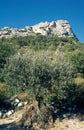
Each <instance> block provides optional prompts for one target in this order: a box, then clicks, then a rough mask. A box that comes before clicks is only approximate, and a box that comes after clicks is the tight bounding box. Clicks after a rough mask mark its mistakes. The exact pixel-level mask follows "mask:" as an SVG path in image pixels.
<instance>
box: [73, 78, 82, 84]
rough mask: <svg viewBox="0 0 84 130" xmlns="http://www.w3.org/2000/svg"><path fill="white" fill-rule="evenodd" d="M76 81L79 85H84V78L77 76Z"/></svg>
mask: <svg viewBox="0 0 84 130" xmlns="http://www.w3.org/2000/svg"><path fill="white" fill-rule="evenodd" d="M74 81H75V84H76V85H77V86H81V85H82V86H84V78H81V77H78V78H75V79H74Z"/></svg>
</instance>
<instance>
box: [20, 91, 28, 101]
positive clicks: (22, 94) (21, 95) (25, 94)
mask: <svg viewBox="0 0 84 130" xmlns="http://www.w3.org/2000/svg"><path fill="white" fill-rule="evenodd" d="M27 97H28V93H27V92H22V93H19V94H18V98H19V99H20V100H26V99H27Z"/></svg>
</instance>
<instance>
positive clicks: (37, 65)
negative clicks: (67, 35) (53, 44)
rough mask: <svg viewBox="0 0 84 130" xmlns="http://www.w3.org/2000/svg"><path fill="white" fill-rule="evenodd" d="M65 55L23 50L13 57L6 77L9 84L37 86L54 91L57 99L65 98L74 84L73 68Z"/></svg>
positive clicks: (59, 52) (19, 86) (55, 52)
mask: <svg viewBox="0 0 84 130" xmlns="http://www.w3.org/2000/svg"><path fill="white" fill-rule="evenodd" d="M64 56H65V54H64V53H63V52H62V51H61V50H60V48H58V49H57V50H56V51H51V50H47V51H44V50H40V51H36V52H35V51H34V50H31V49H27V48H26V49H21V50H20V51H18V53H16V54H15V55H14V56H11V57H10V59H9V61H8V65H7V68H6V70H7V72H6V77H7V81H8V82H9V84H12V85H13V86H17V87H18V88H23V87H33V88H34V89H36V88H37V86H40V87H43V88H47V89H48V90H50V91H54V92H55V93H56V94H57V97H58V98H59V99H60V98H65V97H66V91H68V90H69V87H70V84H71V83H72V74H73V67H72V65H70V63H67V62H66V60H65V58H64Z"/></svg>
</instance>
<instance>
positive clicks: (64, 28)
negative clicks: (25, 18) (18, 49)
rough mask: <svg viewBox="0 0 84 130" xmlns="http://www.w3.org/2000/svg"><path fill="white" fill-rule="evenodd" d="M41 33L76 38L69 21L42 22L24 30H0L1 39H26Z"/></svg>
mask: <svg viewBox="0 0 84 130" xmlns="http://www.w3.org/2000/svg"><path fill="white" fill-rule="evenodd" d="M37 33H40V34H42V35H45V36H58V37H66V36H67V37H75V35H74V33H73V31H72V28H71V26H70V24H69V22H68V21H67V20H57V21H52V22H47V21H46V22H41V23H38V24H36V25H34V26H26V27H24V28H21V29H20V28H11V27H4V28H1V29H0V38H2V37H6V38H11V37H15V36H17V37H19V36H21V37H25V36H29V35H35V34H37Z"/></svg>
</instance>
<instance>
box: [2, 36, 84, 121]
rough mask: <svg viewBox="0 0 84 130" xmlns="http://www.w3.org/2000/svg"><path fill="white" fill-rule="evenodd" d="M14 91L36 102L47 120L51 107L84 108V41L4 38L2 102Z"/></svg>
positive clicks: (30, 101) (29, 37)
mask: <svg viewBox="0 0 84 130" xmlns="http://www.w3.org/2000/svg"><path fill="white" fill-rule="evenodd" d="M15 94H17V95H19V96H20V98H22V100H28V102H29V103H32V102H33V101H37V102H38V107H39V109H40V110H42V111H41V114H40V117H39V120H41V119H42V120H43V121H44V122H46V121H47V119H44V118H45V117H46V116H45V115H47V107H49V106H54V107H55V108H60V107H61V106H68V107H72V106H73V105H74V104H75V105H76V106H77V108H78V109H79V110H80V109H83V108H84V105H83V101H84V43H80V42H79V41H78V40H77V39H75V38H67V37H65V38H58V37H56V36H53V37H47V36H42V35H40V34H37V35H35V36H28V37H24V38H23V37H17V38H15V37H14V38H10V39H8V38H1V39H0V105H3V102H4V100H5V99H8V98H10V97H12V96H13V95H15ZM21 95H22V96H21ZM25 95H26V96H25ZM43 108H45V112H44V109H43ZM42 112H43V113H44V114H42ZM45 120H46V121H45Z"/></svg>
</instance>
